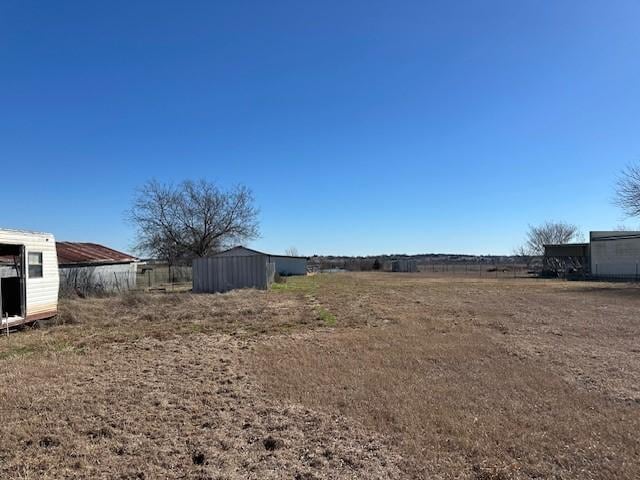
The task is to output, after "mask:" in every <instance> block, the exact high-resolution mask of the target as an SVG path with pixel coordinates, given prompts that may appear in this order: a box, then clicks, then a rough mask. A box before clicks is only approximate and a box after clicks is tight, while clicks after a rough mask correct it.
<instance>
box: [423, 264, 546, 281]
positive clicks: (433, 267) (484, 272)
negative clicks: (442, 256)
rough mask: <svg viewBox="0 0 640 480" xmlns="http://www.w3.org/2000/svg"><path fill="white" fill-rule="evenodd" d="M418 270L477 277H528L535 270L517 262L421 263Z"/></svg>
mask: <svg viewBox="0 0 640 480" xmlns="http://www.w3.org/2000/svg"><path fill="white" fill-rule="evenodd" d="M418 271H419V272H422V273H427V274H433V275H443V276H446V275H449V276H451V275H454V276H468V277H478V278H529V277H532V276H535V275H536V274H537V272H535V271H533V270H531V269H530V268H529V267H527V266H526V265H518V264H513V263H510V264H478V263H467V264H460V263H456V264H436V263H433V264H422V265H418Z"/></svg>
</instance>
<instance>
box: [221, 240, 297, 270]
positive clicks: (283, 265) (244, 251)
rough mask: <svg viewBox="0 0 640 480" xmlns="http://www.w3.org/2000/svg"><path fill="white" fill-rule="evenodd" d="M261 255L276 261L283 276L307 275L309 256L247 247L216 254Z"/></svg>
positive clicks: (228, 255) (236, 255)
mask: <svg viewBox="0 0 640 480" xmlns="http://www.w3.org/2000/svg"><path fill="white" fill-rule="evenodd" d="M254 255H261V256H263V257H265V259H266V261H267V262H268V263H271V262H273V263H275V265H276V266H275V268H276V273H277V274H279V275H282V276H288V275H306V274H307V261H308V260H309V258H308V257H293V256H290V255H273V254H271V253H264V252H259V251H258V250H252V249H251V248H247V247H241V246H237V247H233V248H230V249H229V250H225V251H224V252H220V253H218V254H216V255H215V256H216V257H219V256H224V257H248V256H254Z"/></svg>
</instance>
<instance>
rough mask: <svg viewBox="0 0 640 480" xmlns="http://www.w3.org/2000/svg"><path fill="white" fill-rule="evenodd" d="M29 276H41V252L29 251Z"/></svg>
mask: <svg viewBox="0 0 640 480" xmlns="http://www.w3.org/2000/svg"><path fill="white" fill-rule="evenodd" d="M29 278H42V252H29Z"/></svg>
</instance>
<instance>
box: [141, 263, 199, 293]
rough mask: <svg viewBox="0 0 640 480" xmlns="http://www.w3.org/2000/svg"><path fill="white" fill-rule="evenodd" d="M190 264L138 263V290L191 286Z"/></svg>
mask: <svg viewBox="0 0 640 480" xmlns="http://www.w3.org/2000/svg"><path fill="white" fill-rule="evenodd" d="M192 279H193V272H192V268H191V265H167V264H143V265H138V272H137V274H136V286H137V288H138V289H140V290H176V289H185V288H187V287H188V288H191V282H192Z"/></svg>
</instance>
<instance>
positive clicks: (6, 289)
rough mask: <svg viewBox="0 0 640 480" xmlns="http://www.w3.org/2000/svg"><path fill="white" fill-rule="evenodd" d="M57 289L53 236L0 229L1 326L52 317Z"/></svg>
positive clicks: (56, 301)
mask: <svg viewBox="0 0 640 480" xmlns="http://www.w3.org/2000/svg"><path fill="white" fill-rule="evenodd" d="M58 288H59V275H58V259H57V255H56V241H55V239H54V238H53V235H51V234H49V233H38V232H27V231H22V230H7V229H0V299H1V302H0V317H1V320H0V322H1V326H2V327H4V328H8V327H11V326H16V325H20V324H23V323H30V322H34V321H36V320H41V319H45V318H50V317H53V316H55V315H56V314H57V312H58Z"/></svg>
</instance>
